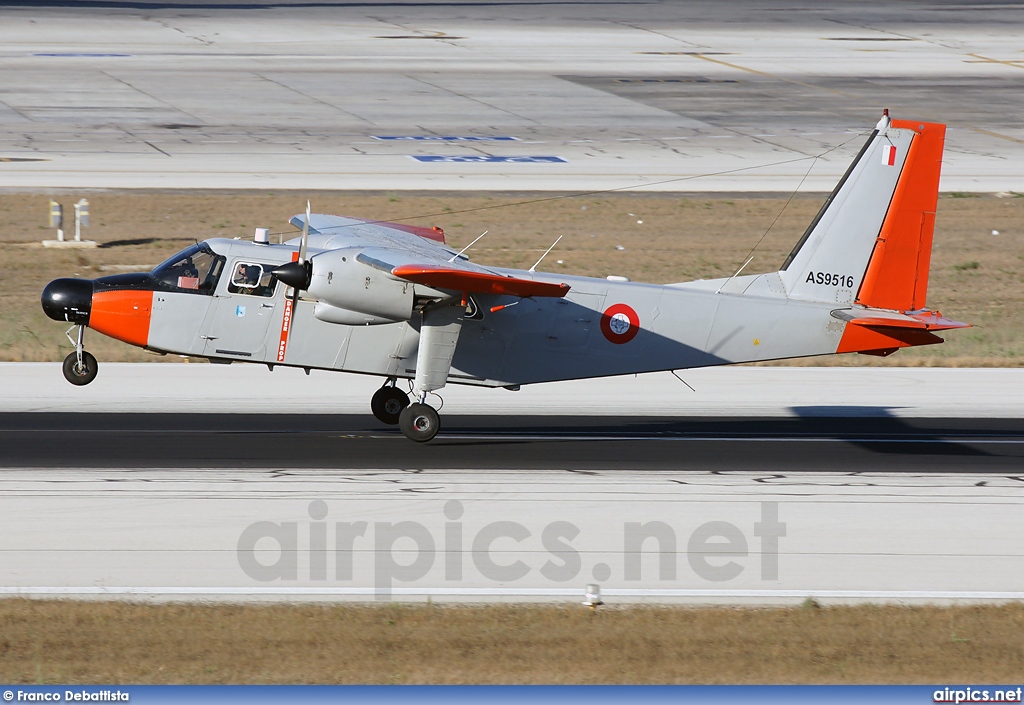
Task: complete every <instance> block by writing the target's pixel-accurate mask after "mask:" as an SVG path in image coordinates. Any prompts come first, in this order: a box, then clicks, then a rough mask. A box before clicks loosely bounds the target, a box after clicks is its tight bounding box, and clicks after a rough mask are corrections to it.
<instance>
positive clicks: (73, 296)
mask: <svg viewBox="0 0 1024 705" xmlns="http://www.w3.org/2000/svg"><path fill="white" fill-rule="evenodd" d="M42 304H43V311H45V312H46V315H47V316H49V317H50V318H52V319H53V320H55V321H69V322H70V323H81V324H83V325H85V324H88V323H89V311H90V310H91V309H92V281H91V280H90V279H54V280H53V281H52V282H50V283H49V284H47V285H46V288H45V289H43V297H42Z"/></svg>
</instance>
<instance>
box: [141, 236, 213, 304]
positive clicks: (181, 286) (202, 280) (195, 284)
mask: <svg viewBox="0 0 1024 705" xmlns="http://www.w3.org/2000/svg"><path fill="white" fill-rule="evenodd" d="M223 269H224V258H223V257H222V256H220V255H218V254H214V252H213V250H211V249H210V247H209V246H208V245H207V244H206V243H205V242H204V243H199V244H198V245H193V246H192V247H190V248H188V249H187V250H183V251H181V252H179V253H178V254H176V255H174V257H171V258H170V259H169V260H167V261H166V262H164V263H163V264H161V265H159V266H158V267H157V268H156V269H154V270H153V272H152V274H153V277H154V278H156V280H157V281H159V282H160V283H162V284H164V285H166V286H168V287H170V288H172V289H176V290H178V291H190V292H195V293H198V294H213V290H214V289H215V288H216V287H217V280H218V279H220V274H221V270H223Z"/></svg>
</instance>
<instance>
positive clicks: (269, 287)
mask: <svg viewBox="0 0 1024 705" xmlns="http://www.w3.org/2000/svg"><path fill="white" fill-rule="evenodd" d="M271 269H272V267H271V266H270V265H266V264H255V263H252V262H237V263H236V264H235V266H234V269H232V270H231V281H229V282H228V291H229V292H230V293H232V294H245V295H246V296H263V297H267V298H269V297H271V296H273V295H274V289H275V288H276V287H277V280H276V279H274V277H273V276H271V274H270V270H271Z"/></svg>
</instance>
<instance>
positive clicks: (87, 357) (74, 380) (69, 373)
mask: <svg viewBox="0 0 1024 705" xmlns="http://www.w3.org/2000/svg"><path fill="white" fill-rule="evenodd" d="M99 367H100V366H99V363H98V362H96V358H95V357H93V356H92V354H91V353H87V352H85V351H84V350H83V351H82V364H81V365H79V364H78V353H77V352H73V353H71V354H70V355H68V356H67V357H65V358H64V379H66V380H67V381H68V382H71V384H76V385H78V386H82V385H83V384H89V382H92V381H93V380H94V379H96V373H97V372H98V371H99Z"/></svg>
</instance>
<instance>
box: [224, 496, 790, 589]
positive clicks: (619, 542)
mask: <svg viewBox="0 0 1024 705" xmlns="http://www.w3.org/2000/svg"><path fill="white" fill-rule="evenodd" d="M469 504H470V507H472V503H469ZM759 505H760V512H759V516H758V517H756V518H754V517H751V518H752V519H753V520H752V521H750V520H748V521H745V522H738V523H733V522H730V521H724V520H717V521H707V522H704V523H701V524H699V525H698V526H696V527H693V528H690V527H685V528H684V527H680V526H679V525H678V523H676V524H674V523H673V522H672V521H661V520H658V519H654V518H651V519H648V520H646V521H623V522H621V524H616V523H613V522H601V526H600V527H599V528H598V527H591V528H590V531H591V532H592V533H595V534H597V533H600V536H599V537H597V538H596V539H595V540H594V541H587V538H588V537H587V536H586V535H585V533H584V531H583V530H582V529H581V528H580V527H579V526H577V524H575V523H573V522H572V521H564V520H557V519H556V520H552V521H547V522H544V523H540V522H538V523H537V524H536V525H531V524H529V523H526V522H521V521H513V520H508V519H505V520H502V519H497V520H494V519H495V517H492V516H487V517H485V520H478V521H469V519H470V517H468V516H467V508H466V505H464V504H463V502H461V501H459V500H455V499H452V500H448V501H445V502H438V504H437V516H436V517H429V519H434V518H436V521H430V520H429V519H425V520H424V521H415V520H409V519H406V520H402V521H369V520H360V519H357V518H354V517H351V516H345V517H340V516H339V517H337V518H335V517H332V516H331V508H330V507H329V506H328V504H327V502H324V501H323V500H319V499H317V500H313V501H311V502H309V503H308V505H307V506H306V507H305V510H306V511H305V512H304V513H305V514H306V515H307V516H308V520H306V519H305V518H303V520H302V521H256V522H253V523H251V524H249V525H248V526H246V527H245V528H244V529H243V531H242V532H241V534H240V535H239V537H238V542H237V548H236V553H237V559H238V565H239V567H240V568H241V570H242V572H243V573H245V575H247V576H248V577H249V578H251V579H252V580H255V581H257V582H261V583H274V582H279V583H281V582H283V583H288V582H297V581H303V582H306V581H309V582H314V583H328V584H335V585H341V586H372V587H373V588H374V591H375V594H376V595H377V596H378V598H379V599H389V598H390V595H391V590H392V589H393V588H395V587H400V586H401V587H426V586H448V587H459V586H460V585H466V584H472V585H474V586H480V585H481V584H483V585H487V584H491V585H495V586H498V585H500V586H509V585H513V586H514V585H527V584H528V585H531V586H532V585H537V584H543V585H552V584H556V585H559V584H561V585H564V586H566V587H568V586H574V585H575V584H577V583H579V582H584V581H589V580H591V579H593V580H594V581H596V582H598V583H607V582H608V581H615V582H616V583H619V584H625V585H629V584H634V585H635V584H638V583H640V582H641V581H644V582H645V583H649V582H651V581H652V580H653V581H657V582H658V583H659V584H665V583H675V582H679V581H683V582H685V583H687V584H690V585H692V584H693V583H694V579H696V580H697V581H703V582H707V583H713V584H715V585H721V584H722V583H726V582H729V581H732V580H736V579H737V578H740V576H743V575H746V577H747V579H748V580H749V579H750V578H751V577H753V576H751V574H750V572H749V571H757V573H756V575H757V578H759V579H760V580H762V581H776V580H778V579H779V542H780V540H781V539H782V538H784V537H785V536H786V524H785V522H783V521H781V520H780V519H779V504H778V502H760V503H759ZM375 513H376V512H375ZM480 513H481V514H486V513H485V512H480ZM477 519H479V517H477ZM428 524H430V526H428ZM686 571H689V572H688V573H687V572H686Z"/></svg>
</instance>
